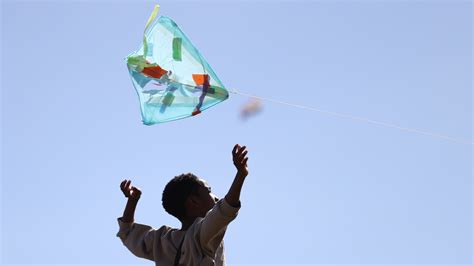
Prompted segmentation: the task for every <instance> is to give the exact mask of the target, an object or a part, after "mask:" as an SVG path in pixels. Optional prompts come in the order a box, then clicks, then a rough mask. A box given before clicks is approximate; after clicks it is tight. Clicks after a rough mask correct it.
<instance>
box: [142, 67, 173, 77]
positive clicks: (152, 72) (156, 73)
mask: <svg viewBox="0 0 474 266" xmlns="http://www.w3.org/2000/svg"><path fill="white" fill-rule="evenodd" d="M142 73H143V74H145V75H147V76H149V77H152V78H157V79H159V78H161V77H162V76H163V75H164V74H166V73H168V71H166V70H164V69H163V68H161V67H160V66H151V67H144V68H143V70H142Z"/></svg>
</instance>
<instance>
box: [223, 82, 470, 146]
mask: <svg viewBox="0 0 474 266" xmlns="http://www.w3.org/2000/svg"><path fill="white" fill-rule="evenodd" d="M229 92H231V93H233V94H237V95H242V96H246V97H250V98H254V99H258V100H261V101H267V102H273V103H277V104H281V105H286V106H291V107H295V108H300V109H305V110H309V111H313V112H318V113H323V114H327V115H331V116H336V117H339V118H345V119H350V120H354V121H358V122H365V123H368V124H373V125H378V126H383V127H388V128H394V129H398V130H401V131H406V132H411V133H416V134H421V135H425V136H430V137H434V138H439V139H445V140H449V141H453V142H458V143H463V144H468V145H474V142H473V141H472V140H465V139H459V138H455V137H451V136H447V135H443V134H439V133H435V132H429V131H425V130H420V129H416V128H409V127H402V126H399V125H396V124H392V123H387V122H381V121H376V120H373V119H370V118H365V117H360V116H354V115H350V114H343V113H338V112H333V111H327V110H322V109H319V108H315V107H311V106H306V105H301V104H294V103H289V102H284V101H280V100H276V99H272V98H266V97H261V96H257V95H252V94H249V93H244V92H241V91H238V90H236V89H230V90H229Z"/></svg>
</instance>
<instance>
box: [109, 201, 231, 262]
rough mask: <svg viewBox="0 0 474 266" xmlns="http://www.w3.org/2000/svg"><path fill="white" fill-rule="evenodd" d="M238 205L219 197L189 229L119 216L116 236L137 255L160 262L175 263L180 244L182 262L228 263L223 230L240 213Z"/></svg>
mask: <svg viewBox="0 0 474 266" xmlns="http://www.w3.org/2000/svg"><path fill="white" fill-rule="evenodd" d="M238 211H239V208H235V207H232V206H230V205H229V204H228V203H227V202H226V201H225V199H221V200H219V201H218V202H217V203H216V205H215V206H214V207H213V208H212V209H211V210H210V211H209V212H208V213H207V214H206V216H205V217H204V218H197V219H196V221H194V223H193V224H192V225H191V226H190V227H189V228H188V230H186V231H181V230H179V229H175V228H171V227H168V226H162V227H160V228H159V229H154V228H152V227H150V226H148V225H143V224H139V223H124V222H122V221H121V220H120V218H119V219H118V223H119V227H120V229H119V232H118V233H117V236H118V237H119V238H120V239H121V240H122V243H123V244H124V245H125V246H126V247H127V248H128V249H129V250H130V251H131V252H132V253H133V254H135V255H136V256H138V257H140V258H145V259H149V260H152V261H154V262H155V265H157V266H173V264H174V260H175V256H176V251H177V249H178V247H179V244H180V243H181V240H182V239H183V236H184V235H186V236H185V239H184V242H183V246H182V248H181V259H180V265H186V266H192V265H199V266H201V265H202V266H207V265H218V266H221V265H222V266H223V265H225V258H224V242H223V238H224V234H225V230H226V229H227V225H228V224H229V223H230V222H231V221H232V220H234V219H235V217H237V213H238Z"/></svg>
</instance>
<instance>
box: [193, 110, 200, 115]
mask: <svg viewBox="0 0 474 266" xmlns="http://www.w3.org/2000/svg"><path fill="white" fill-rule="evenodd" d="M200 113H201V110H199V109H197V110H194V112H193V113H192V114H191V115H192V116H195V115H198V114H200Z"/></svg>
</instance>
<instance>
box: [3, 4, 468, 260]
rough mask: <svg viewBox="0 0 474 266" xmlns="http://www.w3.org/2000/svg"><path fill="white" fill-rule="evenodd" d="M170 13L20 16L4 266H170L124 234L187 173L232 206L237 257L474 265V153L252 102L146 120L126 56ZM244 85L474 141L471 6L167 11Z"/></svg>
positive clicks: (113, 10) (6, 176)
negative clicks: (249, 111)
mask: <svg viewBox="0 0 474 266" xmlns="http://www.w3.org/2000/svg"><path fill="white" fill-rule="evenodd" d="M155 3H156V2H152V1H142V2H136V1H135V2H133V3H132V1H120V2H112V1H94V2H92V1H74V2H60V1H11V0H7V1H3V2H2V4H1V9H2V11H1V16H2V17H1V21H2V23H1V25H2V26H1V27H2V30H1V32H2V37H1V39H2V42H1V46H2V65H1V82H2V83H1V84H2V85H1V88H2V94H1V99H2V101H1V113H2V116H1V120H2V130H1V136H2V142H1V147H2V149H1V150H2V153H1V158H2V160H1V162H2V167H1V168H2V176H1V206H2V208H1V209H2V212H1V240H2V241H1V256H0V257H1V261H0V262H1V264H2V265H13V264H35V265H51V264H64V265H66V264H84V265H104V264H124V265H125V264H127V265H137V264H143V265H151V264H150V263H149V262H146V261H143V260H141V259H138V258H136V257H134V256H133V255H132V254H130V253H129V252H128V251H127V250H126V249H125V247H123V246H122V245H121V243H120V241H119V239H118V238H116V237H115V233H116V231H117V229H118V226H117V224H116V218H117V217H119V216H120V215H121V213H122V211H123V207H124V204H125V199H124V198H123V196H122V194H121V192H120V190H119V183H120V181H121V180H122V179H123V178H130V179H132V180H133V181H134V183H135V184H136V185H137V186H139V187H140V188H141V189H142V191H143V196H142V199H141V202H140V204H139V206H138V210H137V213H136V219H137V221H139V222H142V223H147V224H150V225H153V226H156V227H158V226H160V225H162V224H168V225H171V226H178V222H177V220H175V219H173V218H172V217H170V216H169V215H167V214H166V213H165V212H164V211H163V210H162V207H161V192H162V189H163V187H164V185H165V184H166V183H167V181H168V180H169V179H170V178H172V177H173V176H175V175H177V174H180V173H183V172H193V173H196V174H197V175H199V176H201V177H202V178H204V179H206V180H207V181H208V182H209V184H210V185H211V186H212V188H213V190H214V191H215V192H216V193H217V194H218V195H220V196H223V195H224V194H225V192H226V191H227V189H228V186H229V185H230V184H231V182H232V178H233V176H234V173H235V170H234V167H233V165H232V161H231V149H232V146H233V145H234V144H235V143H241V144H245V145H247V146H248V149H249V157H250V160H249V168H250V176H249V177H248V179H247V181H246V184H245V187H244V191H243V193H242V209H241V212H240V214H239V217H238V218H237V219H236V220H235V221H234V222H233V223H232V224H231V225H230V226H229V228H228V231H227V234H226V237H225V241H226V255H227V261H228V263H229V264H230V265H250V264H252V265H260V264H264V263H266V264H270V265H273V264H287V265H294V264H318V265H324V264H347V265H366V264H372V265H389V264H390V265H393V264H407V265H419V264H441V265H442V264H445V265H453V264H466V265H468V264H469V265H470V264H471V263H472V260H473V258H472V253H473V252H472V251H473V247H472V211H473V209H472V145H469V144H467V145H466V144H462V143H457V142H452V141H447V140H443V139H439V138H434V137H429V136H425V135H420V134H416V133H409V132H405V131H400V130H397V129H392V128H386V127H381V126H377V125H372V124H367V123H363V122H357V121H354V120H350V119H343V118H338V117H334V116H329V115H325V114H321V113H317V112H312V111H308V110H302V109H297V108H293V107H289V106H285V105H280V104H275V103H271V102H264V103H263V104H264V105H263V108H264V109H263V112H262V113H260V114H259V115H257V116H255V117H252V118H251V119H249V120H248V121H247V122H243V121H242V120H241V119H240V118H239V110H240V107H241V106H242V105H243V104H244V103H245V102H246V101H247V100H248V98H246V97H242V96H239V95H231V98H230V99H229V100H227V101H225V102H223V103H221V104H219V105H217V106H215V107H213V108H211V109H209V110H206V111H204V112H203V113H202V114H201V115H199V116H196V117H193V118H189V119H184V120H180V121H176V122H170V123H166V124H160V125H155V126H144V125H142V124H141V122H140V111H139V104H138V99H137V96H136V93H135V92H134V89H133V86H132V84H131V82H130V78H129V76H128V73H127V70H126V66H125V62H124V57H125V56H126V55H128V54H129V53H131V52H132V51H133V50H135V49H137V48H138V46H139V45H140V42H141V38H142V34H143V29H144V25H145V23H146V20H147V19H148V16H149V14H150V12H151V11H152V9H153V6H154V4H155ZM159 4H160V5H161V9H160V14H161V15H166V16H169V17H171V18H173V19H174V20H175V21H176V22H177V23H178V25H179V26H180V27H181V29H182V30H183V31H184V32H185V33H186V34H187V35H188V37H189V38H190V39H191V40H192V42H193V43H194V44H195V45H196V46H197V48H198V49H199V50H200V51H201V53H202V54H203V55H204V57H206V58H207V60H208V62H209V63H210V64H211V66H212V67H213V68H214V70H215V71H216V73H217V75H218V76H219V77H220V79H221V80H222V82H223V83H224V84H225V85H226V86H228V87H229V88H235V89H239V90H241V91H243V92H246V93H251V94H255V95H259V96H262V97H268V98H273V99H279V100H282V101H285V102H290V103H294V104H301V105H306V106H311V107H315V108H321V109H324V110H329V111H334V112H340V113H345V114H351V115H354V116H360V117H367V118H370V119H374V120H377V121H383V122H388V123H393V124H396V125H400V126H404V127H410V128H417V129H420V130H426V131H430V132H436V133H439V134H443V135H449V136H452V137H455V138H459V139H465V140H471V141H472V121H473V120H472V99H473V98H472V3H471V2H470V1H413V2H411V1H335V2H332V1H314V2H308V1H296V2H289V1H276V2H270V1H258V2H249V1H241V2H240V1H233V2H225V3H223V2H217V1H204V2H198V1H187V2H184V1H183V2H181V1H160V2H159Z"/></svg>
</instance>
